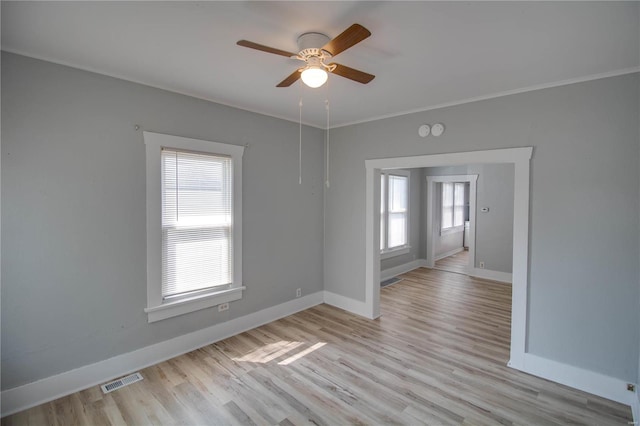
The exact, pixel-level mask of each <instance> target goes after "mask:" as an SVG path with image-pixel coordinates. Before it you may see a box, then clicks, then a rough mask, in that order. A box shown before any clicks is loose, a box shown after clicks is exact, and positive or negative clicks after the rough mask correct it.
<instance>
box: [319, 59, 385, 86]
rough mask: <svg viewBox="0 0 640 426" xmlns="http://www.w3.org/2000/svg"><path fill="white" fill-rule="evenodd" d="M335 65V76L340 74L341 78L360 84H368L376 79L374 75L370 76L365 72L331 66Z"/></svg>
mask: <svg viewBox="0 0 640 426" xmlns="http://www.w3.org/2000/svg"><path fill="white" fill-rule="evenodd" d="M330 65H335V66H336V69H334V70H333V71H332V73H333V74H338V75H339V76H340V77H344V78H348V79H349V80H353V81H357V82H358V83H362V84H367V83H368V82H370V81H371V80H373V79H374V78H376V76H375V75H373V74H368V73H366V72H364V71H359V70H357V69H354V68H349V67H347V66H344V65H340V64H330Z"/></svg>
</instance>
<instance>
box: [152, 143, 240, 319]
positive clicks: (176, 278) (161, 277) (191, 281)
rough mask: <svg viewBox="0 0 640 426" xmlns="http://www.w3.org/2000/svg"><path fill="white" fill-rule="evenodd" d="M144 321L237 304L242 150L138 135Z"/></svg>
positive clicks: (228, 146)
mask: <svg viewBox="0 0 640 426" xmlns="http://www.w3.org/2000/svg"><path fill="white" fill-rule="evenodd" d="M144 139H145V144H146V150H147V308H146V309H145V311H146V312H147V314H148V316H149V322H154V321H159V320H162V319H165V318H169V317H173V316H176V315H181V314H184V313H187V312H192V311H195V310H198V309H204V308H207V307H211V306H215V305H218V304H220V303H225V302H231V301H233V300H238V299H240V298H242V290H243V289H244V287H243V286H242V250H241V217H242V211H241V208H242V207H241V200H242V197H241V190H242V182H241V180H242V154H243V150H244V148H243V147H238V146H235V145H226V144H220V143H216V142H207V141H200V140H196V139H187V138H180V137H176V136H169V135H161V134H157V133H150V132H144Z"/></svg>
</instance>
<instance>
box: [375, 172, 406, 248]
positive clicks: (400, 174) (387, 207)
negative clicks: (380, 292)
mask: <svg viewBox="0 0 640 426" xmlns="http://www.w3.org/2000/svg"><path fill="white" fill-rule="evenodd" d="M380 174H381V175H395V176H404V177H406V178H407V235H406V241H407V243H406V244H405V245H402V246H397V247H392V248H385V249H382V250H380V259H389V258H391V257H396V256H401V255H403V254H407V253H409V252H410V251H411V245H410V244H409V236H410V235H411V233H410V227H411V172H410V171H409V170H400V169H394V170H382V171H380ZM386 185H387V186H386V188H387V191H388V190H389V181H388V180H387V184H386ZM385 198H386V199H385V203H386V204H385V212H386V217H387V219H386V226H385V230H387V231H388V229H389V197H388V196H387V197H385ZM381 238H382V237H381Z"/></svg>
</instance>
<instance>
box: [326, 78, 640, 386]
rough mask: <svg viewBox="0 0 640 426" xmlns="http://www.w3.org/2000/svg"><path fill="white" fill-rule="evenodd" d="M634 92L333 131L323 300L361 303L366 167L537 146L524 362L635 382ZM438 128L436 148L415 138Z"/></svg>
mask: <svg viewBox="0 0 640 426" xmlns="http://www.w3.org/2000/svg"><path fill="white" fill-rule="evenodd" d="M638 84H639V76H638V74H637V73H636V74H631V75H625V76H620V77H613V78H607V79H601V80H595V81H590V82H585V83H579V84H572V85H567V86H562V87H557V88H550V89H545V90H539V91H534V92H528V93H522V94H517V95H512V96H506V97H501V98H496V99H491V100H485V101H479V102H474V103H468V104H464V105H459V106H455V107H450V108H443V109H438V110H432V111H426V112H422V113H415V114H409V115H404V116H399V117H393V118H389V119H384V120H378V121H374V122H369V123H362V124H358V125H353V126H347V127H343V128H338V129H334V130H332V132H331V158H330V165H331V169H330V172H331V188H329V189H328V190H327V191H326V196H325V197H326V203H325V206H326V212H325V215H326V222H325V248H324V251H325V267H324V271H325V289H326V290H328V291H331V292H334V293H338V294H341V295H343V296H346V297H350V298H354V299H357V300H361V301H362V300H364V293H365V261H364V253H365V247H364V244H365V225H364V216H365V212H364V209H365V169H364V161H365V159H371V158H386V157H398V156H409V155H423V154H436V153H444V152H460V151H473V150H482V149H496V148H510V147H521V146H533V147H534V156H533V159H532V161H531V166H532V171H531V179H532V180H531V218H530V269H529V270H530V279H529V293H528V294H529V312H528V318H529V329H528V333H527V334H528V336H527V341H528V351H529V352H531V353H533V354H536V355H539V356H542V357H545V358H549V359H553V360H557V361H559V362H564V363H567V364H570V365H574V366H578V367H582V368H585V369H588V370H592V371H596V372H600V373H603V374H606V375H609V376H612V377H617V378H620V379H623V380H627V381H635V380H636V378H637V377H638V347H639V344H638V340H639V338H638V326H637V325H638V321H639V318H638V315H639V311H640V310H639V309H638V308H639V307H638V300H639V294H638V291H639V289H638V282H639V276H638V258H639V255H640V254H639V252H638V243H639V241H638V225H639V213H640V212H639V209H638V202H639V175H638V174H639V152H638V148H639V139H640V138H639V135H638V116H639V109H638ZM436 122H443V123H445V125H446V127H447V129H446V132H445V134H444V135H443V136H441V137H439V138H433V137H431V138H428V139H422V138H420V137H419V136H418V133H417V129H418V127H419V125H420V124H423V123H436ZM344 212H350V215H349V216H346V217H345V214H344Z"/></svg>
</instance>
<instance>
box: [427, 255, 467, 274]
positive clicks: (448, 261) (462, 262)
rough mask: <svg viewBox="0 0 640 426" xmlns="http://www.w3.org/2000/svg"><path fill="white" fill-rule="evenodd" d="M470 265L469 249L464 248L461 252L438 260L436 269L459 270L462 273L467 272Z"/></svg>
mask: <svg viewBox="0 0 640 426" xmlns="http://www.w3.org/2000/svg"><path fill="white" fill-rule="evenodd" d="M468 266H469V252H468V251H467V250H462V251H461V252H459V253H456V254H454V255H451V256H448V257H445V258H443V259H440V260H437V261H436V263H435V267H436V269H442V270H443V271H451V272H458V273H460V274H466V273H467V267H468Z"/></svg>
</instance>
